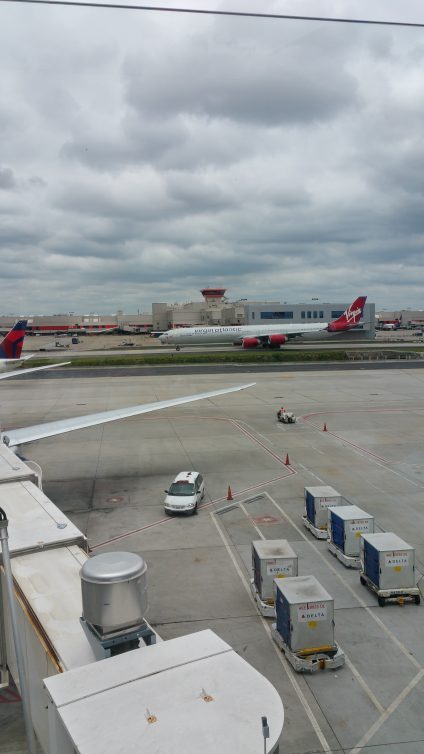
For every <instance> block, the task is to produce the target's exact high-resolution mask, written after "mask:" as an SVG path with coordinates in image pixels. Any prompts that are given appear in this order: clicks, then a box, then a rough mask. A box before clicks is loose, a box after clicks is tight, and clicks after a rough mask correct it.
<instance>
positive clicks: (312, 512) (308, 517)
mask: <svg viewBox="0 0 424 754" xmlns="http://www.w3.org/2000/svg"><path fill="white" fill-rule="evenodd" d="M342 501H343V498H342V496H341V495H340V494H339V493H338V492H337V490H335V489H333V487H328V486H326V485H325V486H322V487H305V515H304V516H303V523H304V525H305V526H306V528H307V529H309V531H310V532H312V534H313V535H314V536H315V537H317V538H318V539H327V526H328V513H327V508H329V507H330V506H331V507H334V506H336V505H342Z"/></svg>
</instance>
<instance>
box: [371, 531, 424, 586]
mask: <svg viewBox="0 0 424 754" xmlns="http://www.w3.org/2000/svg"><path fill="white" fill-rule="evenodd" d="M361 569H362V571H363V573H364V575H365V576H366V577H367V578H368V579H370V581H371V582H372V583H373V584H374V585H375V586H376V587H377V589H380V590H393V589H409V588H410V587H414V586H415V549H414V548H413V547H411V545H408V544H407V543H406V542H404V540H403V539H401V538H400V537H398V536H397V535H396V534H393V533H392V532H379V533H377V534H364V535H363V537H362V538H361Z"/></svg>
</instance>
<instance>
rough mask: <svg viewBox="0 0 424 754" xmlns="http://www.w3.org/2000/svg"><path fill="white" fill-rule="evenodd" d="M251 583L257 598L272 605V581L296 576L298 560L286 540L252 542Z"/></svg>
mask: <svg viewBox="0 0 424 754" xmlns="http://www.w3.org/2000/svg"><path fill="white" fill-rule="evenodd" d="M252 566H253V581H254V584H255V587H256V590H257V592H258V594H259V597H260V598H261V600H263V601H268V600H269V601H271V603H272V604H274V579H276V578H285V577H286V576H297V570H298V558H297V555H296V553H295V551H294V550H293V548H292V547H291V546H290V545H289V543H288V542H287V540H286V539H268V540H266V539H265V540H262V539H258V540H255V541H253V542H252Z"/></svg>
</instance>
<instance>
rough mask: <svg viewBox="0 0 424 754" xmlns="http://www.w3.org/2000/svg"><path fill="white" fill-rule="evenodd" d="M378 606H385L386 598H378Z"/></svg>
mask: <svg viewBox="0 0 424 754" xmlns="http://www.w3.org/2000/svg"><path fill="white" fill-rule="evenodd" d="M378 604H379V605H380V607H384V606H385V604H386V598H385V597H379V598H378Z"/></svg>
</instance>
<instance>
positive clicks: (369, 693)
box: [345, 652, 385, 715]
mask: <svg viewBox="0 0 424 754" xmlns="http://www.w3.org/2000/svg"><path fill="white" fill-rule="evenodd" d="M345 662H346V665H347V666H348V667H349V668H350V671H351V672H352V673H353V675H354V676H355V678H356V680H357V681H358V683H359V685H360V686H361V687H362V689H363V690H364V691H365V693H366V695H367V696H368V698H369V699H370V700H371V701H372V703H373V705H374V707H376V708H377V709H378V711H379V713H380V715H384V713H385V709H384V707H383V705H382V704H380V702H379V701H378V699H377V697H376V695H375V694H374V692H373V691H371V689H370V687H369V686H368V684H367V683H365V681H364V679H363V678H362V676H361V674H360V673H359V672H358V670H357V669H356V667H355V665H354V664H353V662H352V661H351V660H350V658H349V657H348V656H347V654H346V652H345Z"/></svg>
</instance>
